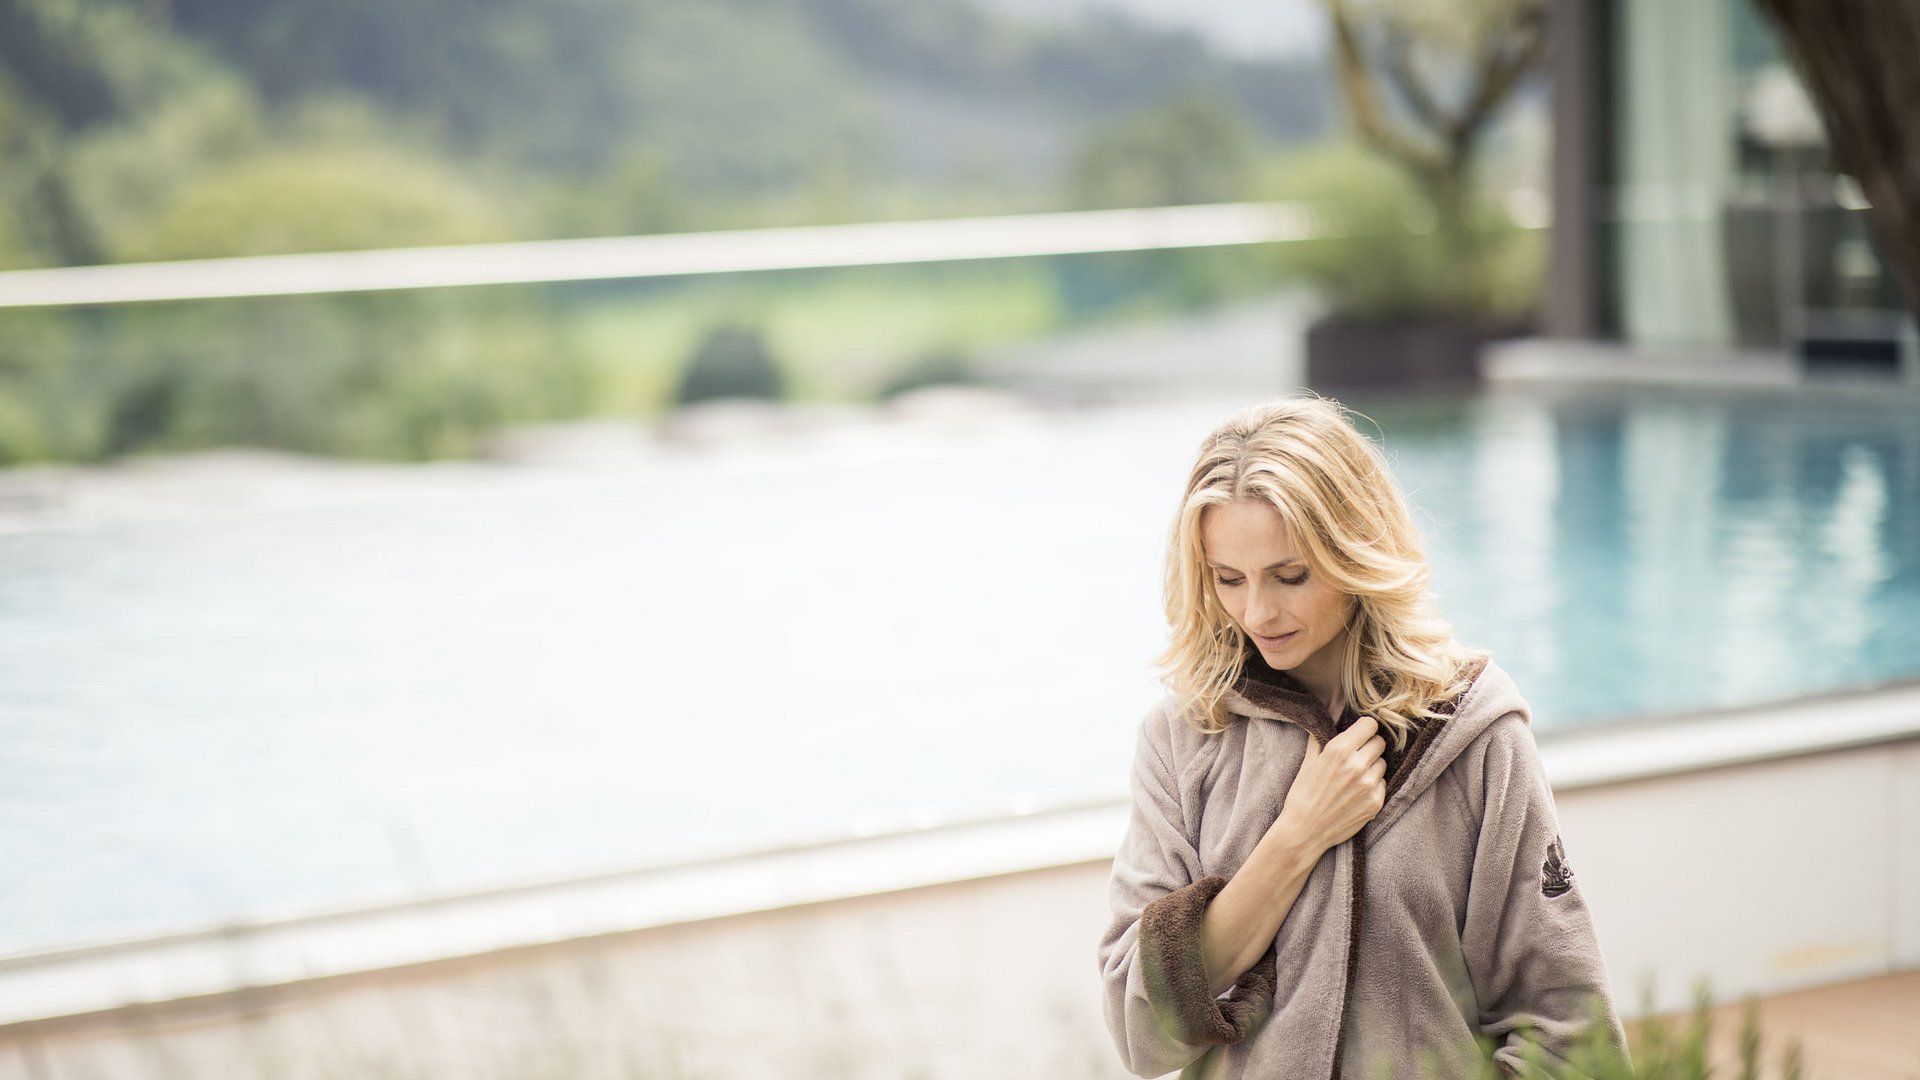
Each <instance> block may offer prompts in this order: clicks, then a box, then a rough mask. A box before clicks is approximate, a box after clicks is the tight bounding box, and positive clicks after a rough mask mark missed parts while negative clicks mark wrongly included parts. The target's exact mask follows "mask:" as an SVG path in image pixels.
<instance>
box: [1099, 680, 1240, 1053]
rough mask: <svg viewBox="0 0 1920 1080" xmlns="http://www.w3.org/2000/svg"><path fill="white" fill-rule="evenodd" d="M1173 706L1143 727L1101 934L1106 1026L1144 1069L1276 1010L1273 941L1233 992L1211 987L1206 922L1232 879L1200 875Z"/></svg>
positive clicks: (1233, 1037)
mask: <svg viewBox="0 0 1920 1080" xmlns="http://www.w3.org/2000/svg"><path fill="white" fill-rule="evenodd" d="M1174 722H1176V721H1175V720H1173V719H1172V718H1170V717H1169V716H1168V714H1167V713H1166V711H1165V706H1164V705H1162V706H1156V707H1155V709H1154V710H1153V711H1152V712H1150V713H1149V714H1148V715H1147V717H1146V719H1145V720H1144V721H1143V722H1142V724H1141V727H1140V736H1139V740H1138V742H1137V744H1136V746H1135V749H1134V762H1133V772H1132V779H1131V787H1132V793H1133V800H1132V814H1131V817H1130V818H1129V820H1128V824H1127V832H1126V836H1125V838H1124V839H1122V841H1121V843H1120V850H1119V853H1118V854H1117V855H1116V856H1115V857H1114V860H1113V872H1112V874H1111V876H1110V877H1109V879H1108V885H1107V896H1108V901H1109V906H1110V908H1111V910H1112V919H1111V921H1110V922H1109V923H1108V925H1107V929H1106V933H1105V934H1104V935H1103V936H1102V937H1101V940H1100V950H1099V952H1100V972H1101V979H1102V982H1103V984H1104V986H1103V988H1104V1008H1105V1013H1106V1021H1107V1029H1108V1031H1109V1032H1111V1033H1112V1035H1113V1039H1114V1043H1115V1045H1116V1046H1118V1048H1119V1050H1120V1057H1121V1061H1122V1063H1123V1064H1124V1065H1125V1066H1126V1068H1127V1070H1128V1071H1130V1072H1132V1073H1133V1074H1134V1075H1136V1076H1142V1077H1153V1076H1159V1075H1161V1074H1163V1073H1169V1072H1172V1071H1174V1070H1176V1069H1183V1068H1185V1067H1186V1066H1187V1065H1189V1064H1190V1063H1192V1062H1193V1061H1195V1060H1196V1059H1198V1058H1199V1057H1200V1056H1201V1055H1202V1054H1204V1053H1206V1052H1207V1051H1208V1050H1209V1049H1211V1048H1212V1047H1214V1046H1219V1045H1224V1044H1227V1043H1233V1042H1238V1041H1240V1040H1241V1039H1243V1038H1245V1037H1246V1036H1247V1035H1248V1034H1249V1033H1250V1032H1251V1031H1252V1030H1253V1029H1254V1028H1255V1027H1257V1026H1258V1025H1259V1024H1260V1022H1261V1021H1262V1020H1264V1019H1266V1017H1267V1014H1268V1013H1270V1012H1271V1011H1272V1009H1273V992H1274V963H1273V956H1272V949H1271V948H1269V949H1268V955H1267V956H1264V957H1262V958H1261V960H1260V962H1258V963H1256V964H1254V965H1253V967H1252V968H1250V969H1248V971H1247V972H1246V973H1245V974H1244V975H1242V976H1241V977H1240V979H1239V981H1237V982H1236V983H1235V984H1234V986H1233V987H1232V988H1231V989H1230V990H1228V992H1227V993H1226V994H1225V995H1224V996H1222V997H1219V998H1215V997H1214V996H1213V995H1212V994H1210V993H1209V992H1208V989H1209V988H1208V986H1207V976H1206V968H1205V964H1204V961H1203V959H1202V955H1201V952H1200V921H1201V918H1202V917H1203V916H1204V915H1205V913H1206V907H1207V904H1208V903H1210V902H1211V901H1212V900H1213V897H1214V896H1215V895H1216V894H1218V893H1219V891H1220V889H1221V888H1222V887H1224V886H1225V885H1226V883H1227V879H1226V878H1224V877H1221V876H1220V875H1217V874H1202V873H1201V867H1200V854H1199V851H1198V849H1197V846H1196V838H1195V837H1196V832H1195V829H1194V827H1193V826H1194V823H1193V822H1190V821H1189V820H1188V815H1187V813H1186V812H1185V804H1184V801H1183V799H1182V792H1181V791H1180V788H1179V785H1178V782H1177V780H1176V774H1175V772H1174V770H1173V769H1172V768H1171V766H1170V764H1169V761H1170V758H1171V757H1172V739H1171V737H1170V725H1171V724H1172V723H1174Z"/></svg>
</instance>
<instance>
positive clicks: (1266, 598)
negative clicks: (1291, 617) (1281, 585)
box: [1244, 584, 1280, 631]
mask: <svg viewBox="0 0 1920 1080" xmlns="http://www.w3.org/2000/svg"><path fill="white" fill-rule="evenodd" d="M1278 614H1280V597H1279V594H1278V590H1276V589H1274V588H1273V587H1272V586H1270V585H1264V584H1252V585H1249V586H1248V588H1247V611H1246V615H1245V616H1244V617H1245V619H1246V622H1247V629H1249V630H1253V631H1261V630H1271V629H1273V625H1274V622H1275V619H1274V616H1276V615H1278Z"/></svg>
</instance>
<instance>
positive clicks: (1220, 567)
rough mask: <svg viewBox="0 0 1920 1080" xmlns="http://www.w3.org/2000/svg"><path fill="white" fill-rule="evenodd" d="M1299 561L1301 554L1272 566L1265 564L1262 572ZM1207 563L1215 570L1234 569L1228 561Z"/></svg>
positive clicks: (1261, 569)
mask: <svg viewBox="0 0 1920 1080" xmlns="http://www.w3.org/2000/svg"><path fill="white" fill-rule="evenodd" d="M1299 561H1300V556H1298V555H1294V556H1292V557H1290V558H1285V559H1281V560H1280V561H1279V562H1277V563H1274V564H1273V565H1272V566H1263V567H1261V568H1260V572H1261V573H1263V574H1264V573H1266V572H1267V571H1268V570H1278V569H1280V568H1281V567H1283V566H1292V565H1293V564H1294V563H1297V562H1299ZM1207 565H1208V566H1211V567H1213V568H1214V569H1215V570H1232V569H1233V567H1231V566H1228V565H1227V564H1226V563H1217V562H1211V561H1210V562H1208V563H1207ZM1235 572H1236V573H1238V571H1235Z"/></svg>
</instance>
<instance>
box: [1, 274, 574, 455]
mask: <svg viewBox="0 0 1920 1080" xmlns="http://www.w3.org/2000/svg"><path fill="white" fill-rule="evenodd" d="M492 293H493V290H482V291H474V290H461V291H458V292H438V293H397V294H366V295H347V296H332V297H311V298H286V299H280V298H273V299H260V300H242V301H223V302H218V303H206V304H184V305H163V306H154V307H141V308H126V309H114V310H106V311H93V312H87V313H80V314H77V315H75V314H56V313H47V312H32V311H27V312H7V313H0V314H4V318H0V464H11V463H17V462H23V461H34V460H47V459H64V460H78V461H95V460H102V459H106V458H111V457H114V456H118V455H122V454H129V453H141V452H150V451H164V450H186V449H196V448H201V447H208V446H220V445H252V446H270V447H278V448H282V449H287V450H295V451H301V452H306V453H319V454H345V455H351V456H357V457H370V458H379V459H386V460H421V459H431V458H445V457H459V456H464V455H469V454H471V453H473V452H475V451H476V450H477V449H478V447H479V446H480V443H481V440H482V439H483V437H484V436H485V435H486V434H487V433H488V431H490V430H491V429H492V428H494V427H496V426H498V425H501V424H506V423H514V422H521V421H534V420H551V419H556V418H559V417H564V416H574V415H579V414H580V413H581V412H582V411H584V410H585V409H587V408H588V407H589V406H590V404H591V402H592V400H593V397H594V389H595V388H594V386H593V383H592V381H591V378H590V376H589V375H588V371H587V368H586V367H585V365H584V363H583V361H582V358H581V357H580V355H579V353H578V351H577V350H576V349H574V348H571V347H570V346H569V345H568V343H567V341H566V339H565V337H564V336H563V335H562V334H561V333H560V332H559V331H558V330H557V329H555V328H554V326H553V325H552V324H551V323H550V322H549V321H548V320H547V319H546V317H545V314H544V313H543V312H541V311H540V310H539V309H538V308H537V307H535V306H534V305H533V303H532V302H531V301H532V298H531V297H528V296H526V295H525V294H517V295H510V296H497V295H492ZM21 416H25V417H27V418H29V419H26V420H22V419H20V417H21Z"/></svg>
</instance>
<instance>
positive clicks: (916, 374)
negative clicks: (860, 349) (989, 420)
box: [880, 348, 979, 398]
mask: <svg viewBox="0 0 1920 1080" xmlns="http://www.w3.org/2000/svg"><path fill="white" fill-rule="evenodd" d="M977 381H979V375H978V374H977V373H976V372H975V371H974V369H973V365H972V364H971V363H970V362H969V361H968V360H967V357H966V356H965V354H963V353H961V352H960V351H959V350H958V349H951V348H948V349H935V350H933V351H932V352H927V353H921V354H920V355H919V356H916V357H914V358H913V359H912V360H911V361H909V362H908V363H907V365H906V366H905V367H903V368H901V369H900V370H899V371H898V372H895V373H894V375H893V376H892V377H891V378H889V379H888V380H887V381H886V383H885V384H884V385H882V386H881V387H880V397H882V398H891V397H896V396H898V395H900V394H904V393H906V392H907V391H909V390H919V389H921V388H923V387H928V386H953V385H959V384H964V383H971V382H977Z"/></svg>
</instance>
